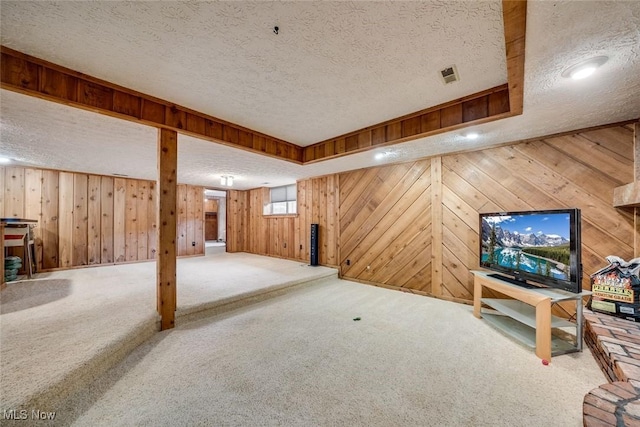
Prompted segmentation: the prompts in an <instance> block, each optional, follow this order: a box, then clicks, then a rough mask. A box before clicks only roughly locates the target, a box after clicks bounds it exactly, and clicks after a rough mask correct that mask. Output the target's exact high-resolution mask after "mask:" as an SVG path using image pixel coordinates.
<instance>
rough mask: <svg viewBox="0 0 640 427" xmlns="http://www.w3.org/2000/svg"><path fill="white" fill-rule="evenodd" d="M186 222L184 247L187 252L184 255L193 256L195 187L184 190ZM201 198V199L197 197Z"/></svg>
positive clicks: (194, 246) (194, 249)
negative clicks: (185, 246)
mask: <svg viewBox="0 0 640 427" xmlns="http://www.w3.org/2000/svg"><path fill="white" fill-rule="evenodd" d="M186 193H187V194H186V195H187V200H186V209H185V210H186V212H187V217H186V222H187V238H186V245H187V251H186V255H193V254H194V253H195V251H196V224H195V220H196V218H195V216H196V207H195V201H196V189H195V187H189V188H186ZM199 198H202V197H199Z"/></svg>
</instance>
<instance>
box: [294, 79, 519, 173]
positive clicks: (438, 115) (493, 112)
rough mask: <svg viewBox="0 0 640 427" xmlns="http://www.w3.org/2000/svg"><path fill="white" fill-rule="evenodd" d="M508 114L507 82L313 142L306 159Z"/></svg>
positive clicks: (392, 142) (325, 157) (337, 154)
mask: <svg viewBox="0 0 640 427" xmlns="http://www.w3.org/2000/svg"><path fill="white" fill-rule="evenodd" d="M509 116H511V113H510V111H509V90H508V87H507V85H506V84H504V85H501V86H497V87H494V88H492V89H489V90H485V91H482V92H478V93H475V94H473V95H469V96H465V97H464V98H460V99H456V100H454V101H450V102H447V103H444V104H441V105H437V106H435V107H430V108H427V109H424V110H421V111H417V112H415V113H411V114H408V115H406V116H402V117H398V118H395V119H392V120H388V121H386V122H382V123H378V124H376V125H373V126H369V127H366V128H364V129H359V130H357V131H354V132H350V133H348V134H345V135H341V136H338V137H336V138H331V139H328V140H326V141H322V142H319V143H317V144H313V145H310V146H308V147H305V149H304V157H303V160H304V163H305V164H306V163H314V162H318V161H323V160H328V159H332V158H336V157H341V156H344V155H348V154H353V153H358V152H361V151H367V150H371V149H372V148H376V147H384V146H389V145H395V144H400V143H402V142H407V141H411V140H414V139H418V138H424V137H427V136H432V135H437V134H439V133H444V132H451V131H453V130H457V129H461V128H465V127H467V126H470V125H472V124H480V123H486V122H490V121H494V120H498V119H502V118H505V117H509Z"/></svg>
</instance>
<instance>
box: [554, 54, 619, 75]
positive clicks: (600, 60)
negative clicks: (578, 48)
mask: <svg viewBox="0 0 640 427" xmlns="http://www.w3.org/2000/svg"><path fill="white" fill-rule="evenodd" d="M608 60H609V58H608V57H606V56H596V57H595V58H590V59H586V60H584V61H581V62H578V63H577V64H574V65H572V66H571V67H569V68H567V69H566V70H564V71H563V72H562V77H566V78H569V77H570V78H572V79H574V80H580V79H584V78H585V77H589V76H590V75H592V74H593V73H595V72H596V70H597V69H598V67H600V66H601V65H602V64H604V63H605V62H607V61H608Z"/></svg>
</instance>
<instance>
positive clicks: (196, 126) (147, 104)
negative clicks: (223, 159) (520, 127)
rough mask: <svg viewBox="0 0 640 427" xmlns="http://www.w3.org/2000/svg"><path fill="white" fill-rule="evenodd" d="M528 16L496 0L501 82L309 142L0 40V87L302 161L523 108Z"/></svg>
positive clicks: (521, 1) (523, 5) (521, 4)
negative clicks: (198, 108)
mask: <svg viewBox="0 0 640 427" xmlns="http://www.w3.org/2000/svg"><path fill="white" fill-rule="evenodd" d="M526 14H527V2H526V0H503V1H502V15H503V21H504V37H505V50H506V64H507V84H504V85H501V86H497V87H494V88H491V89H488V90H485V91H482V92H478V93H475V94H473V95H469V96H466V97H464V98H460V99H457V100H454V101H450V102H447V103H444V104H441V105H438V106H435V107H429V108H427V109H424V110H421V111H417V112H415V113H411V114H408V115H405V116H402V117H398V118H395V119H392V120H388V121H386V122H382V123H378V124H376V125H373V126H369V127H366V128H364V129H359V130H356V131H353V132H350V133H348V134H345V135H341V136H338V137H335V138H331V139H328V140H326V141H321V142H318V143H316V144H313V145H310V146H307V147H300V146H297V145H295V144H292V143H290V142H287V141H283V140H280V139H276V138H273V137H270V136H268V135H265V134H261V133H259V132H256V131H253V130H251V129H248V128H244V127H241V126H238V125H235V124H233V123H229V122H226V121H223V120H220V119H217V118H215V117H212V116H208V115H206V114H203V113H199V112H197V111H193V110H190V109H187V108H185V107H181V106H179V105H175V104H172V103H170V102H168V101H164V100H162V99H158V98H155V97H152V96H150V95H145V94H142V93H139V92H136V91H133V90H131V89H127V88H124V87H121V86H118V85H115V84H113V83H109V82H106V81H103V80H99V79H96V78H94V77H90V76H87V75H84V74H82V73H79V72H77V71H73V70H70V69H67V68H64V67H61V66H59V65H56V64H52V63H50V62H47V61H44V60H41V59H38V58H34V57H31V56H29V55H25V54H23V53H20V52H17V51H14V50H12V49H9V48H6V47H4V46H3V47H2V67H1V78H0V87H2V88H4V89H8V90H12V91H14V92H19V93H24V94H28V95H31V96H36V97H39V98H42V99H46V100H49V101H54V102H58V103H62V104H66V105H71V106H74V107H79V108H83V109H86V110H90V111H95V112H98V113H102V114H106V115H109V116H113V117H118V118H122V119H125V120H130V121H135V122H141V123H144V124H147V125H151V126H155V127H158V128H164V129H168V130H174V131H176V132H179V133H183V134H187V135H192V136H194V137H197V138H202V139H206V140H209V141H213V142H218V143H221V144H225V145H228V146H231V147H235V148H241V149H244V150H247V151H251V152H254V153H258V154H263V155H267V156H271V157H275V158H278V159H281V160H287V161H290V162H293V163H297V164H307V163H314V162H319V161H323V160H329V159H333V158H336V157H341V156H345V155H349V154H353V153H357V152H361V151H367V150H371V149H373V148H377V147H380V146H388V145H395V144H399V143H402V142H407V141H411V140H414V139H418V138H424V137H428V136H432V135H436V134H440V133H445V132H451V131H454V130H458V129H461V128H464V127H468V126H471V125H476V124H481V123H487V122H491V121H495V120H500V119H504V118H507V117H511V116H515V115H519V114H522V111H523V96H524V54H525V35H526Z"/></svg>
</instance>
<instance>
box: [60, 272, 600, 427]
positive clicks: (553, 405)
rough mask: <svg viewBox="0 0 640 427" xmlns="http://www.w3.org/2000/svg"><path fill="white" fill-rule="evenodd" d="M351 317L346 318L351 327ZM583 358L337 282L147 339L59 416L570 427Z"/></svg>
mask: <svg viewBox="0 0 640 427" xmlns="http://www.w3.org/2000/svg"><path fill="white" fill-rule="evenodd" d="M356 318H360V320H358V321H356V320H354V319H356ZM605 382H606V379H605V378H604V376H603V374H602V373H601V371H600V370H599V368H598V366H597V365H596V363H595V361H594V359H593V357H592V356H591V354H590V352H589V351H588V350H587V351H585V352H583V353H574V354H569V355H563V356H558V357H554V358H553V360H552V363H551V364H550V365H549V366H544V365H542V364H541V362H540V360H539V359H538V358H537V357H536V356H535V355H534V353H533V352H532V351H531V350H530V349H527V348H525V347H522V346H520V345H519V344H517V343H515V342H514V341H512V340H511V339H510V338H508V337H506V336H504V335H502V334H501V333H499V332H497V331H496V330H495V329H493V328H492V327H491V326H490V325H488V324H487V323H486V322H485V321H482V320H479V319H476V318H475V317H473V315H472V308H471V307H470V306H466V305H461V304H456V303H451V302H446V301H441V300H436V299H432V298H426V297H421V296H416V295H411V294H406V293H401V292H397V291H391V290H387V289H382V288H376V287H372V286H367V285H362V284H356V283H352V282H347V281H341V280H338V279H327V280H325V281H323V282H320V283H317V284H314V285H311V286H306V287H301V288H297V289H295V290H292V291H290V292H288V293H286V294H283V295H280V296H278V297H276V298H272V299H269V300H265V301H262V302H258V303H256V304H254V305H252V306H248V307H242V308H238V309H236V310H234V311H229V312H226V313H222V314H219V315H216V316H213V317H210V318H206V319H200V320H198V321H194V322H190V323H186V324H182V325H180V326H179V327H177V328H176V329H175V330H172V331H167V332H163V333H160V334H157V335H155V336H154V337H153V338H152V339H151V340H149V341H148V342H147V343H145V344H144V345H142V346H140V347H139V348H138V349H136V350H135V351H134V352H132V353H131V354H130V355H129V356H128V357H127V358H126V359H125V360H124V361H123V362H122V363H120V364H118V365H117V366H116V367H114V368H113V369H112V370H110V371H109V372H108V373H107V374H106V375H105V376H103V377H102V378H100V379H99V380H97V381H96V382H94V383H93V384H92V385H91V386H89V387H87V388H86V389H84V390H83V391H82V393H81V394H79V395H76V396H75V397H74V399H72V400H70V401H69V402H68V406H67V407H66V408H61V411H60V413H59V416H60V422H71V421H73V423H74V425H77V426H130V425H136V426H195V425H199V426H536V427H537V426H545V427H548V426H558V427H566V426H575V427H578V426H581V425H582V399H583V397H584V395H585V394H586V393H587V392H589V391H590V390H592V389H593V388H595V387H597V386H599V385H601V384H603V383H605Z"/></svg>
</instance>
